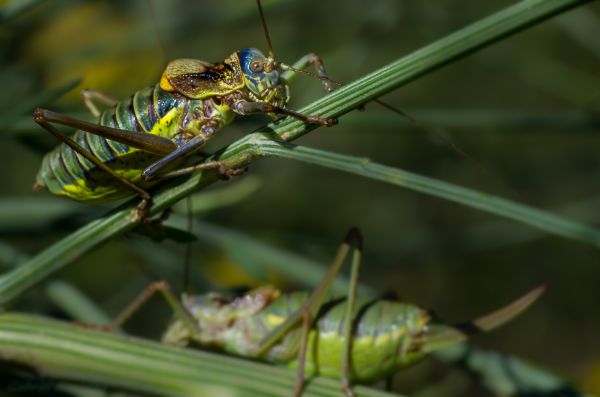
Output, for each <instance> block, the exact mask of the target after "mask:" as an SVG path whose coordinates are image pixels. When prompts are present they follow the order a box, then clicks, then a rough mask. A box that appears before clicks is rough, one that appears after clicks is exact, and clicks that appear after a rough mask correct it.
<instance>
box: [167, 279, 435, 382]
mask: <svg viewBox="0 0 600 397" xmlns="http://www.w3.org/2000/svg"><path fill="white" fill-rule="evenodd" d="M309 294H310V293H309V292H306V291H302V292H295V293H290V294H279V292H278V291H277V290H275V289H272V288H269V287H265V288H262V289H258V290H254V291H251V292H250V293H248V294H247V295H244V296H241V297H238V298H236V299H233V300H231V301H226V300H224V298H223V297H222V296H220V295H216V294H208V295H200V296H191V297H186V298H185V299H184V302H183V304H184V306H185V307H186V309H187V310H188V311H189V312H190V313H191V314H192V316H193V317H194V318H195V319H196V320H197V321H198V327H199V330H200V332H198V333H192V332H190V330H189V328H187V327H186V326H185V325H184V324H183V323H182V322H181V321H179V320H178V321H175V322H174V323H172V324H171V326H170V327H169V329H168V330H167V332H166V333H165V335H164V338H163V339H164V341H165V342H167V343H170V344H187V343H189V342H194V343H198V344H200V345H204V346H213V347H217V348H219V349H222V350H224V351H226V352H228V353H232V354H236V355H239V356H244V357H251V358H261V359H263V360H265V361H269V362H272V363H275V364H279V365H285V366H289V367H293V368H295V367H296V365H297V356H298V350H299V341H300V337H301V333H302V327H301V325H298V326H297V327H295V328H294V329H293V330H291V331H290V332H288V333H287V334H286V335H285V336H284V337H283V339H282V340H281V341H280V342H279V343H277V344H276V345H274V346H272V347H271V348H270V349H269V350H268V351H267V352H266V353H265V354H264V355H263V356H262V357H258V356H257V354H256V352H257V351H258V350H259V346H260V344H261V342H262V341H263V340H264V338H265V337H266V336H267V335H269V334H270V333H271V332H272V331H273V330H275V328H277V327H278V326H280V325H281V324H282V323H283V322H284V321H285V320H286V319H287V318H288V317H289V316H291V315H293V314H294V313H295V312H297V311H298V309H300V308H301V307H302V305H304V304H305V303H306V300H307V298H308V296H309ZM345 310H346V300H345V299H344V298H330V299H328V300H327V301H325V302H324V304H323V305H322V307H321V309H320V311H319V314H318V316H317V318H316V320H315V322H314V324H313V326H312V328H311V330H310V333H309V344H308V349H307V357H306V361H305V373H306V374H312V375H323V376H328V377H334V378H335V377H340V376H341V371H342V357H343V353H342V352H343V347H344V343H345V338H344V336H343V332H342V329H343V319H344V313H345ZM429 320H430V318H429V315H428V314H427V312H426V311H424V310H423V309H420V308H419V307H417V306H414V305H411V304H405V303H400V302H393V301H389V300H374V301H373V300H371V301H367V300H363V299H359V300H358V301H357V316H356V317H355V319H354V329H353V333H352V353H351V363H352V365H351V370H350V379H351V380H352V381H358V382H371V381H376V380H378V379H382V378H385V377H386V376H388V375H389V374H391V373H393V372H395V371H397V370H399V369H401V368H404V367H406V366H408V365H410V364H412V363H414V362H416V361H418V360H420V359H422V358H423V357H425V355H426V353H427V351H426V350H425V349H424V348H425V345H424V344H425V343H426V341H427V332H428V323H429Z"/></svg>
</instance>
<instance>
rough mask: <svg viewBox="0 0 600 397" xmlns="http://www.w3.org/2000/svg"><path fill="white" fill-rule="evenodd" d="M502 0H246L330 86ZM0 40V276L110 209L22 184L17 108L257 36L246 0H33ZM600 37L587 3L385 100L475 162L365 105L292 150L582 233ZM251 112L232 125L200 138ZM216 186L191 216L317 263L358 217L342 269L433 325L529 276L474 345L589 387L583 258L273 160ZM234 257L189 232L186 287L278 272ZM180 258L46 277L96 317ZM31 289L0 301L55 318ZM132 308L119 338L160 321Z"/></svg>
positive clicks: (158, 310) (517, 228) (133, 79)
mask: <svg viewBox="0 0 600 397" xmlns="http://www.w3.org/2000/svg"><path fill="white" fill-rule="evenodd" d="M13 3H15V2H13ZM25 3H26V2H22V3H21V4H22V5H24V4H25ZM32 3H36V2H32ZM511 3H512V2H508V1H498V0H494V1H486V2H473V1H465V0H446V1H443V2H440V1H420V2H414V1H413V2H409V1H397V0H373V1H370V2H368V6H367V5H366V4H367V3H366V2H364V1H360V0H346V1H339V0H319V1H308V0H303V1H294V0H271V1H267V0H265V1H264V7H265V12H266V16H267V21H268V25H269V29H270V33H271V36H272V39H273V45H274V49H275V54H276V56H277V58H278V59H280V60H282V61H284V62H287V63H292V62H294V61H295V60H296V59H298V58H300V57H301V56H302V55H304V54H306V53H307V52H315V53H317V54H319V55H320V56H321V57H322V58H323V59H324V61H325V65H326V66H327V70H328V72H329V74H330V76H331V77H332V78H334V79H335V80H338V81H342V82H349V81H351V80H353V79H355V78H358V77H360V76H362V75H364V74H366V73H367V72H369V71H371V70H373V69H375V68H377V67H380V66H381V65H384V64H386V63H388V62H391V61H392V60H395V59H397V58H399V57H401V56H403V55H405V54H407V53H410V52H411V51H413V50H416V49H418V48H420V47H421V46H423V45H426V44H428V43H430V42H431V41H433V40H436V39H438V38H440V37H443V36H444V35H446V34H448V33H451V32H452V31H454V30H456V29H458V28H460V27H462V26H464V25H466V24H468V23H471V22H473V21H475V20H477V19H479V18H482V17H484V16H487V15H489V14H491V13H492V12H494V11H496V10H498V9H501V8H503V7H505V6H507V5H509V4H511ZM4 7H5V10H6V9H7V7H8V6H7V5H6V4H5V5H4ZM0 34H1V40H0V48H1V51H2V58H1V62H2V67H1V69H0V84H2V89H1V90H0V109H2V110H1V114H0V125H2V127H3V128H2V132H1V134H0V139H1V140H2V141H1V143H2V144H1V146H0V157H1V158H2V159H3V161H2V164H3V167H2V168H0V180H2V182H3V183H2V188H0V233H1V234H0V264H1V265H4V266H6V268H8V267H9V266H10V265H11V264H14V263H16V262H18V260H19V258H22V257H23V256H28V255H29V256H31V255H35V254H36V253H37V252H39V251H40V250H42V249H43V248H44V247H47V246H49V245H50V244H52V243H53V242H55V241H57V240H59V239H60V238H61V237H64V236H65V235H67V234H69V233H70V232H72V231H73V230H76V229H77V228H78V227H79V226H80V225H83V224H85V223H86V222H88V221H89V220H91V219H94V218H95V217H97V216H99V215H101V214H103V213H104V212H106V211H107V210H109V209H110V208H114V207H115V205H113V206H106V207H98V206H89V205H83V204H78V203H74V202H71V201H69V200H68V199H62V198H55V197H50V194H48V193H47V192H35V193H34V192H32V191H31V185H32V183H33V181H34V178H35V174H36V172H37V169H38V167H39V165H40V161H41V158H42V156H43V153H45V152H46V151H47V150H49V149H50V148H51V147H53V146H54V145H55V144H56V142H55V140H54V139H53V137H51V136H50V135H49V134H47V133H46V132H44V131H43V130H42V129H41V128H38V127H37V126H36V125H35V123H34V122H33V121H32V120H31V117H30V116H29V114H30V111H31V109H32V108H33V107H34V106H36V105H44V106H46V107H48V108H50V109H52V110H56V111H63V112H66V113H69V114H74V115H77V116H79V117H87V118H89V116H88V115H87V114H86V110H85V107H84V106H83V103H82V102H81V100H80V95H79V92H80V90H81V89H83V88H93V89H96V90H100V91H103V92H105V93H107V94H110V95H113V96H115V97H117V98H124V97H126V96H129V95H131V94H132V93H134V92H135V91H137V90H139V89H141V88H143V87H144V86H146V85H151V84H154V83H155V82H156V81H158V78H159V77H160V73H161V71H162V69H163V67H164V66H165V64H166V62H167V61H168V60H169V59H174V58H178V57H188V58H197V59H202V60H206V61H215V62H216V61H221V60H223V59H224V58H225V57H226V56H228V55H229V54H230V53H232V52H234V51H235V50H238V49H241V48H245V47H250V46H252V47H258V48H261V49H264V50H266V42H265V38H264V34H263V31H262V28H261V25H260V20H259V18H258V13H257V10H256V6H255V3H254V2H253V1H244V2H242V1H240V0H227V1H223V0H222V1H202V2H190V1H183V0H180V1H173V0H172V1H169V2H166V1H153V2H151V7H149V2H147V1H127V2H120V1H83V0H81V1H78V0H68V1H67V0H62V1H52V2H50V1H45V2H44V1H42V2H39V4H36V5H35V6H33V7H31V8H30V9H26V10H23V13H21V14H20V15H18V16H15V17H12V18H8V17H6V18H5V19H4V21H3V23H2V27H1V29H0ZM599 37H600V7H599V5H598V4H597V3H592V4H591V5H587V6H584V7H582V8H580V9H577V10H574V11H572V12H569V13H567V14H565V15H562V16H559V17H557V18H555V19H552V20H550V21H547V22H545V23H542V24H541V25H539V26H536V27H534V28H532V29H528V30H526V31H525V32H522V33H520V34H517V35H516V36H514V37H510V38H509V39H508V40H506V41H503V42H501V43H499V44H496V45H493V46H492V47H491V48H488V49H485V50H484V51H481V52H478V53H476V54H474V55H472V56H469V57H467V58H466V59H463V60H460V61H458V62H456V63H453V64H452V65H449V66H446V67H444V68H442V69H440V70H438V71H436V72H434V73H432V74H430V75H428V76H425V77H423V78H421V79H419V80H418V81H415V82H413V83H411V84H410V85H408V86H406V87H404V88H402V89H401V90H397V91H396V92H394V93H392V94H389V95H388V96H386V98H385V100H386V101H387V102H389V103H391V104H393V105H395V106H397V107H399V108H401V109H402V110H404V111H406V112H407V113H409V114H411V115H413V116H414V117H416V118H417V119H418V120H419V121H420V122H421V123H423V124H425V125H427V126H429V127H434V128H435V129H436V130H437V131H438V133H439V134H442V135H443V136H445V137H447V138H449V139H451V140H452V141H453V142H455V143H456V144H458V146H460V147H461V148H462V149H463V150H464V151H466V152H467V153H469V154H470V155H471V156H472V157H474V158H476V159H477V160H478V161H480V162H481V163H483V164H485V167H486V168H487V169H489V170H490V173H488V174H486V173H485V172H483V171H482V170H481V168H480V167H478V166H477V165H476V164H474V162H472V161H469V160H467V159H465V158H463V157H461V156H460V155H458V154H457V153H456V152H455V151H453V150H452V149H451V148H450V147H448V145H446V144H444V143H443V142H441V141H440V140H439V139H436V138H435V137H431V136H429V135H428V134H427V133H425V132H423V131H421V130H419V129H417V128H415V127H414V126H411V125H410V123H408V122H407V120H405V119H403V118H402V117H400V116H398V115H396V114H394V113H391V112H389V111H386V110H385V109H383V108H382V107H380V106H378V105H376V104H369V105H367V107H366V110H365V111H364V112H358V111H357V112H353V113H352V114H349V115H347V116H344V117H342V118H341V119H340V123H339V125H338V126H336V127H334V128H327V129H325V128H320V129H318V130H316V131H314V132H312V133H310V134H308V135H307V136H306V137H304V138H302V139H301V140H300V141H299V142H298V143H299V144H301V145H306V146H311V147H317V148H322V149H326V150H330V151H334V152H339V153H344V154H351V155H359V156H364V157H369V158H371V159H373V160H375V161H377V162H379V163H383V164H386V165H391V166H395V167H398V168H403V169H407V170H410V171H413V172H416V173H420V174H424V175H427V176H431V177H435V178H438V179H441V180H444V181H449V182H452V183H456V184H459V185H464V186H468V187H471V188H474V189H476V190H481V191H484V192H491V193H494V194H499V195H502V196H506V197H509V198H511V199H515V200H524V201H525V202H526V203H528V204H530V205H533V206H535V207H539V208H543V209H547V210H550V211H553V212H555V213H558V214H561V215H564V216H567V217H570V218H572V219H574V220H577V221H580V222H583V223H588V224H595V225H598V224H599V222H600V215H599V212H598V208H600V192H599V191H598V183H597V181H598V180H599V177H600V156H599V153H600V151H599V148H600V136H598V130H599V127H600V114H599V113H598V110H599V105H600V73H599V71H600V68H599V65H600V41H598V38H599ZM77 78H79V79H81V80H82V83H81V84H80V85H78V86H77V88H76V89H74V90H72V91H71V92H70V93H69V94H67V95H65V96H63V97H62V98H61V99H60V100H53V101H51V102H46V103H31V100H32V98H34V97H35V96H36V95H39V94H41V93H43V92H45V91H47V90H48V89H51V88H55V87H58V86H60V85H61V84H64V83H67V82H68V81H71V80H73V79H77ZM291 90H292V102H291V104H290V107H292V108H294V109H297V108H299V107H301V106H303V105H304V104H307V103H309V102H310V101H311V100H313V99H315V98H318V97H319V96H321V95H323V90H322V87H321V85H320V84H319V83H318V82H316V81H314V80H311V79H309V78H303V77H299V78H298V79H297V80H296V81H295V82H294V83H293V85H292V87H291ZM15 109H21V110H18V112H17V111H16V110H15ZM15 112H16V113H17V115H18V116H19V117H14V116H15ZM267 121H268V119H267V118H265V117H248V118H245V119H243V120H238V121H237V122H236V123H235V124H234V125H233V126H231V127H229V128H227V129H226V130H224V131H222V132H221V133H220V134H219V136H218V137H217V138H215V140H214V142H211V143H210V145H209V146H208V147H207V151H208V152H210V151H213V150H216V149H217V148H220V147H222V146H223V145H226V144H228V143H230V142H233V141H234V140H235V139H236V138H238V137H240V136H242V135H243V134H244V133H246V132H249V131H252V130H253V129H254V128H256V127H258V126H260V125H263V124H265V123H266V122H267ZM490 174H491V175H493V176H490ZM237 185H239V186H237ZM236 186H237V188H238V189H237V190H233V192H232V191H231V190H229V193H228V192H225V193H224V195H225V196H226V198H225V199H223V198H219V202H221V205H218V206H216V208H211V205H208V207H207V209H205V210H203V211H201V213H200V214H198V215H197V217H198V218H199V219H202V220H203V222H207V223H208V224H211V225H219V226H221V227H224V228H227V229H231V230H234V231H237V232H240V233H244V234H247V235H248V236H250V237H252V238H254V239H256V240H258V241H259V242H261V243H263V244H268V245H270V246H273V247H275V248H278V249H283V250H288V251H289V252H293V253H296V254H298V255H301V256H303V257H306V258H309V259H312V260H314V261H318V262H321V263H323V264H326V263H328V261H329V260H330V258H332V256H333V253H334V251H335V249H336V247H337V245H338V244H339V242H340V240H341V238H342V237H343V235H344V233H345V231H346V230H347V228H348V227H349V226H352V225H356V226H359V227H360V228H361V229H362V231H363V233H364V236H365V258H364V262H363V263H364V265H363V271H362V278H361V280H362V282H364V283H365V284H367V285H369V286H371V287H374V288H375V289H377V290H378V291H381V292H382V293H384V292H388V291H392V292H395V293H397V294H398V295H399V296H400V297H402V298H403V299H406V300H409V301H413V302H417V303H419V304H421V305H423V306H424V307H427V308H432V309H435V311H436V313H437V314H439V315H440V316H441V317H442V318H446V319H449V320H451V321H455V320H464V319H468V318H471V317H474V316H475V315H478V314H480V313H483V312H485V311H487V310H489V309H492V308H495V307H498V306H500V305H501V304H504V303H506V302H508V301H509V300H511V299H513V298H514V297H516V296H517V295H519V294H521V293H523V292H524V291H526V290H528V289H530V288H532V287H533V286H535V285H538V284H540V283H542V282H547V283H548V284H549V289H548V291H547V294H546V296H545V297H544V298H543V299H542V300H541V301H540V302H539V303H537V304H536V305H535V306H534V307H533V308H532V309H531V310H530V311H529V312H528V313H526V315H524V316H523V317H522V318H520V319H518V320H517V321H515V322H514V323H513V324H510V325H509V326H506V327H505V328H504V329H502V330H499V331H497V332H495V333H493V334H492V335H485V336H482V337H478V338H477V340H476V341H475V343H476V344H477V345H478V346H484V347H489V348H493V349H495V350H499V351H502V352H507V353H513V354H516V355H518V356H520V357H523V358H526V359H529V360H532V361H534V362H537V363H541V364H542V365H543V366H544V367H546V368H548V369H551V370H553V371H556V372H558V373H560V374H562V375H564V376H565V377H567V378H568V379H571V380H573V381H574V383H575V384H576V385H577V386H579V387H580V388H581V389H582V390H583V391H584V392H587V393H596V394H600V337H599V335H600V316H598V308H597V304H598V303H599V302H600V288H598V283H599V281H600V255H599V253H598V251H597V250H595V249H593V248H590V247H588V246H585V245H583V244H581V243H577V242H573V241H569V240H565V239H562V238H558V237H549V236H546V235H543V234H541V233H539V232H537V231H536V230H534V229H531V228H529V227H526V226H522V225H519V224H517V223H512V222H508V221H504V220H500V219H497V218H495V217H493V216H492V215H489V214H485V213H480V212H477V211H475V210H472V209H468V208H463V207H461V206H458V205H455V204H452V203H448V202H445V201H442V200H440V199H436V198H431V197H427V196H424V195H420V194H417V193H414V192H410V191H406V190H403V189H399V188H397V187H393V186H389V185H385V184H382V183H378V182H376V181H370V180H367V179H362V178H360V177H358V176H354V175H347V174H342V173H340V172H336V171H332V170H328V169H321V168H317V167H316V166H310V165H306V164H301V163H295V162H292V161H288V160H281V159H267V160H264V161H259V162H257V163H255V164H253V165H252V166H251V167H250V169H249V171H248V173H247V174H246V175H245V176H243V177H240V178H235V179H233V180H231V181H230V182H225V183H218V184H216V185H214V186H213V187H212V188H211V189H209V191H214V192H215V193H216V192H217V191H218V190H219V189H235V187H236ZM515 191H516V192H518V194H515ZM238 194H241V198H238V199H237V200H236V199H235V196H236V195H238ZM198 200H203V199H202V198H201V197H200V198H198ZM228 200H230V201H232V202H231V203H227V201H228ZM202 203H206V201H201V202H199V203H198V204H197V207H196V209H197V210H199V207H198V206H200V205H202ZM180 213H182V214H184V213H185V208H184V207H183V208H182V209H180ZM174 219H175V221H176V220H177V217H174ZM207 227H208V226H207ZM204 233H205V234H210V233H211V232H210V231H208V229H204ZM252 255H253V253H252V252H250V251H248V252H246V251H244V250H243V249H237V250H236V247H231V246H230V247H228V250H223V247H222V246H221V245H219V244H215V242H214V241H211V239H210V238H208V237H206V238H201V239H200V241H198V242H197V243H194V244H193V255H192V272H193V277H192V279H193V280H196V281H197V282H196V283H195V284H194V287H193V288H194V290H195V291H196V292H197V291H201V290H204V289H206V288H235V287H240V286H251V285H254V284H257V283H263V282H266V281H267V280H268V281H270V282H277V283H281V284H282V286H284V287H286V288H293V287H294V286H295V285H298V283H297V282H294V281H293V280H286V279H285V278H284V277H282V276H281V275H279V274H277V272H275V271H270V270H264V269H262V268H261V267H260V266H257V264H253V260H252ZM184 263H185V246H184V245H182V244H176V243H172V242H162V243H156V242H152V241H150V240H148V239H146V238H144V237H142V236H139V235H134V234H130V235H127V236H123V237H121V238H118V239H116V240H113V241H111V242H110V243H109V244H106V245H105V246H103V247H102V248H101V249H98V250H96V251H94V252H92V253H90V254H87V255H85V256H83V257H81V258H77V260H76V261H75V263H74V264H72V265H71V266H69V267H67V268H66V269H65V270H63V271H62V272H60V273H59V274H57V275H56V276H55V279H62V280H66V281H69V282H70V283H72V284H73V285H75V286H76V287H77V288H79V289H80V290H81V291H83V292H84V293H85V294H87V295H88V296H90V298H91V299H92V300H93V301H94V302H96V303H97V304H98V305H99V306H101V307H102V308H104V309H105V310H106V311H107V312H108V313H109V314H110V315H114V314H115V313H116V312H118V310H119V309H120V308H121V307H123V306H124V305H125V304H126V303H127V302H128V301H129V300H131V299H132V298H133V297H134V296H135V295H136V294H137V292H138V291H139V290H141V288H143V286H145V284H147V283H148V282H149V281H151V280H152V279H155V278H166V279H168V280H169V281H171V282H172V283H173V284H174V285H176V286H179V285H180V284H181V278H182V276H181V275H182V272H183V267H184ZM265 265H269V264H265ZM48 291H49V289H47V288H45V287H44V286H40V288H39V289H36V290H35V291H31V292H30V293H29V294H28V295H27V296H26V298H25V299H23V300H22V301H20V302H18V303H17V305H16V306H15V309H19V310H26V311H30V312H35V313H43V314H49V315H54V316H58V317H66V314H65V313H64V312H63V311H62V310H60V309H59V308H58V307H57V306H56V304H55V303H54V302H53V301H52V299H51V298H50V296H49V295H48ZM150 306H151V307H148V308H146V309H145V310H143V311H142V313H140V315H139V316H136V318H135V319H134V320H133V321H132V323H131V324H130V326H129V328H128V329H129V330H130V331H131V332H132V333H136V334H143V335H147V336H151V337H156V336H157V335H159V334H160V331H161V330H162V329H163V328H164V326H165V324H166V321H167V320H168V318H169V315H168V310H167V308H166V307H165V305H163V304H162V303H160V302H158V301H156V302H154V304H152V305H150ZM442 371H447V369H443V368H442V367H441V366H439V365H437V364H435V363H427V364H424V365H420V366H418V367H416V368H415V369H412V370H410V371H408V374H405V375H401V377H400V378H399V379H400V380H399V382H400V383H402V385H401V386H400V387H399V390H401V391H402V392H406V393H411V392H413V391H415V390H419V389H420V388H422V387H423V385H426V384H428V382H430V381H431V379H432V376H433V377H434V378H436V377H437V378H439V377H440V376H441V375H440V372H442ZM454 371H455V372H456V374H455V375H454V376H455V377H456V378H457V379H458V380H456V382H455V385H454V386H453V389H452V390H453V391H452V392H451V393H447V395H465V394H466V393H468V392H471V393H474V394H477V392H478V391H480V390H477V389H476V388H475V386H473V384H472V383H470V382H468V379H466V375H461V374H460V373H459V371H457V370H454ZM432 373H433V375H432Z"/></svg>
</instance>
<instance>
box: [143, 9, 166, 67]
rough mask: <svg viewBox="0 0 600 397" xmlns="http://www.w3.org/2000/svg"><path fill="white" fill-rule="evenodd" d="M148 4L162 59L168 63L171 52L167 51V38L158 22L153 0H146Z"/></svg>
mask: <svg viewBox="0 0 600 397" xmlns="http://www.w3.org/2000/svg"><path fill="white" fill-rule="evenodd" d="M146 4H147V6H148V10H149V13H150V19H151V20H152V25H153V26H154V34H155V35H156V42H157V43H158V47H159V48H160V52H161V58H162V61H163V63H166V62H167V60H168V59H169V57H168V55H169V54H168V53H167V46H166V45H165V38H164V37H163V35H162V32H161V30H160V25H159V24H158V18H157V17H156V10H155V9H154V4H153V3H152V0H146Z"/></svg>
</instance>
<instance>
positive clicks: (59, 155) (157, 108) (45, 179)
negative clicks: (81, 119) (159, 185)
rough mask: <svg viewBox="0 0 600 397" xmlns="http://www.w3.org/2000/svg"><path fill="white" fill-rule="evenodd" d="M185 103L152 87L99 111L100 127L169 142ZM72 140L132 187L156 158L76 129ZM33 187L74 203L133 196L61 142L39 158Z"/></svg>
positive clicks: (157, 87) (180, 98) (176, 127)
mask: <svg viewBox="0 0 600 397" xmlns="http://www.w3.org/2000/svg"><path fill="white" fill-rule="evenodd" d="M188 104H189V99H186V98H185V97H182V96H179V95H173V94H170V93H168V92H166V91H163V90H162V89H160V87H159V85H158V84H157V85H155V86H153V87H147V88H145V89H142V90H140V91H138V92H136V93H135V94H134V95H133V96H131V97H129V98H128V99H126V100H124V101H121V102H119V103H118V104H117V105H116V106H115V107H113V108H111V109H108V110H106V111H104V112H103V113H102V114H101V115H100V118H99V124H100V125H103V126H108V127H113V128H119V129H123V130H127V131H136V132H143V133H151V134H156V135H161V136H163V137H166V138H169V139H171V138H172V137H173V136H174V134H176V133H177V132H178V123H179V122H180V121H179V120H180V116H181V115H182V114H183V112H185V111H186V109H187V108H188V107H189V106H186V105H188ZM73 139H74V140H75V142H77V143H78V144H79V145H80V146H81V147H83V148H84V149H85V150H87V151H89V152H90V153H91V154H93V155H94V156H95V157H96V158H98V159H99V160H100V161H101V162H102V163H104V164H106V165H107V166H109V167H110V168H111V169H113V170H114V171H115V172H117V173H118V174H119V175H121V176H123V177H124V178H125V179H127V180H130V181H132V182H134V183H138V182H139V181H140V176H141V172H142V171H143V170H144V168H146V167H147V166H148V165H150V164H151V163H153V162H155V161H156V160H158V159H159V157H158V156H156V155H152V154H149V153H146V152H143V151H140V150H137V149H135V148H132V147H130V146H127V145H125V144H122V143H119V142H116V141H113V140H110V139H106V138H103V137H101V136H99V135H95V134H91V133H87V132H84V131H77V132H76V133H75V134H74V135H73ZM37 183H38V184H39V185H41V186H45V187H47V188H48V190H50V191H51V192H52V193H54V194H59V195H64V196H68V197H71V198H73V199H75V200H79V201H111V200H116V199H119V198H122V197H126V196H129V195H131V194H132V193H131V192H130V191H129V190H127V189H125V188H123V187H122V186H121V184H119V183H118V182H117V181H115V180H114V178H112V177H111V176H110V175H108V174H106V173H105V172H103V171H102V170H99V169H98V167H97V166H96V165H95V164H93V163H92V162H91V161H89V160H87V159H86V158H84V157H83V156H81V155H80V154H78V153H76V152H75V151H74V150H73V149H72V148H71V147H69V146H68V145H66V144H64V143H61V144H60V145H59V146H57V147H56V148H54V149H53V150H52V151H51V152H49V153H48V154H47V155H46V156H45V157H44V160H43V162H42V166H41V168H40V170H39V172H38V175H37ZM142 185H143V184H142Z"/></svg>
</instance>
